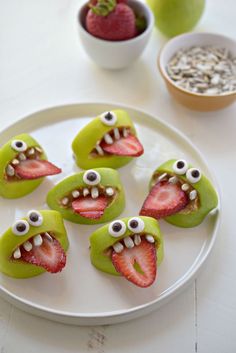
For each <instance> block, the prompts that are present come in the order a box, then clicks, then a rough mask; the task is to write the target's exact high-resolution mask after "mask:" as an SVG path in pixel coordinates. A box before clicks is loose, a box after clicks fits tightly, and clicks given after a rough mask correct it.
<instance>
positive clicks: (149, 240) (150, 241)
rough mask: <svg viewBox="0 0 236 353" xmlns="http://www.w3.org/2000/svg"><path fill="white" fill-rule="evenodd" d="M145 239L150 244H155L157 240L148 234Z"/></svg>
mask: <svg viewBox="0 0 236 353" xmlns="http://www.w3.org/2000/svg"><path fill="white" fill-rule="evenodd" d="M145 239H146V240H147V241H148V242H149V243H155V239H154V238H153V236H152V235H151V234H147V235H146V236H145Z"/></svg>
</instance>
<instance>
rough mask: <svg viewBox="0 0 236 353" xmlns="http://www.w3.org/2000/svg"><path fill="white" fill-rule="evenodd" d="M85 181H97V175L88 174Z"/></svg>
mask: <svg viewBox="0 0 236 353" xmlns="http://www.w3.org/2000/svg"><path fill="white" fill-rule="evenodd" d="M87 179H88V180H89V181H95V180H96V179H97V175H96V174H95V173H93V172H91V173H88V175H87Z"/></svg>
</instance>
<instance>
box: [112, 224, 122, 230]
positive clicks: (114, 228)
mask: <svg viewBox="0 0 236 353" xmlns="http://www.w3.org/2000/svg"><path fill="white" fill-rule="evenodd" d="M121 228H122V225H121V224H120V223H118V222H116V223H114V224H113V226H112V229H113V231H114V232H119V231H120V230H121Z"/></svg>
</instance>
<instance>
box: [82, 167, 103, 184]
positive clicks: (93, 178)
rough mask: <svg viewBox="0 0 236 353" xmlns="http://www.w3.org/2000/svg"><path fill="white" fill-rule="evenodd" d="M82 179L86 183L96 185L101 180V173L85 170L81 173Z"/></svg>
mask: <svg viewBox="0 0 236 353" xmlns="http://www.w3.org/2000/svg"><path fill="white" fill-rule="evenodd" d="M83 181H84V182H85V184H87V185H97V184H99V183H100V181H101V175H100V174H99V173H98V172H96V171H95V170H92V169H90V170H87V171H86V172H85V173H84V175H83Z"/></svg>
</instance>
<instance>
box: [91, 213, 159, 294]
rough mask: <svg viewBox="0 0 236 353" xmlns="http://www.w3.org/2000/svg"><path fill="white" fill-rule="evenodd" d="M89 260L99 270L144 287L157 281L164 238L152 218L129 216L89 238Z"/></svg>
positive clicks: (108, 225) (101, 229)
mask: <svg viewBox="0 0 236 353" xmlns="http://www.w3.org/2000/svg"><path fill="white" fill-rule="evenodd" d="M90 245H91V248H90V258H91V262H92V264H93V265H94V266H95V267H96V268H97V269H99V270H101V271H103V272H106V273H109V274H111V275H121V276H124V277H125V278H126V279H127V280H128V281H130V282H132V283H133V284H135V285H137V286H139V287H142V288H145V287H149V286H150V285H151V284H152V283H153V282H154V281H155V279H156V276H157V266H158V265H159V264H160V263H161V262H162V260H163V256H164V255H163V239H162V235H161V232H160V228H159V225H158V222H157V221H156V220H155V219H154V218H151V217H127V218H123V219H121V220H115V221H113V222H111V223H110V224H107V225H105V226H103V227H101V228H99V229H97V230H96V231H95V232H94V233H93V234H92V235H91V236H90Z"/></svg>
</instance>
